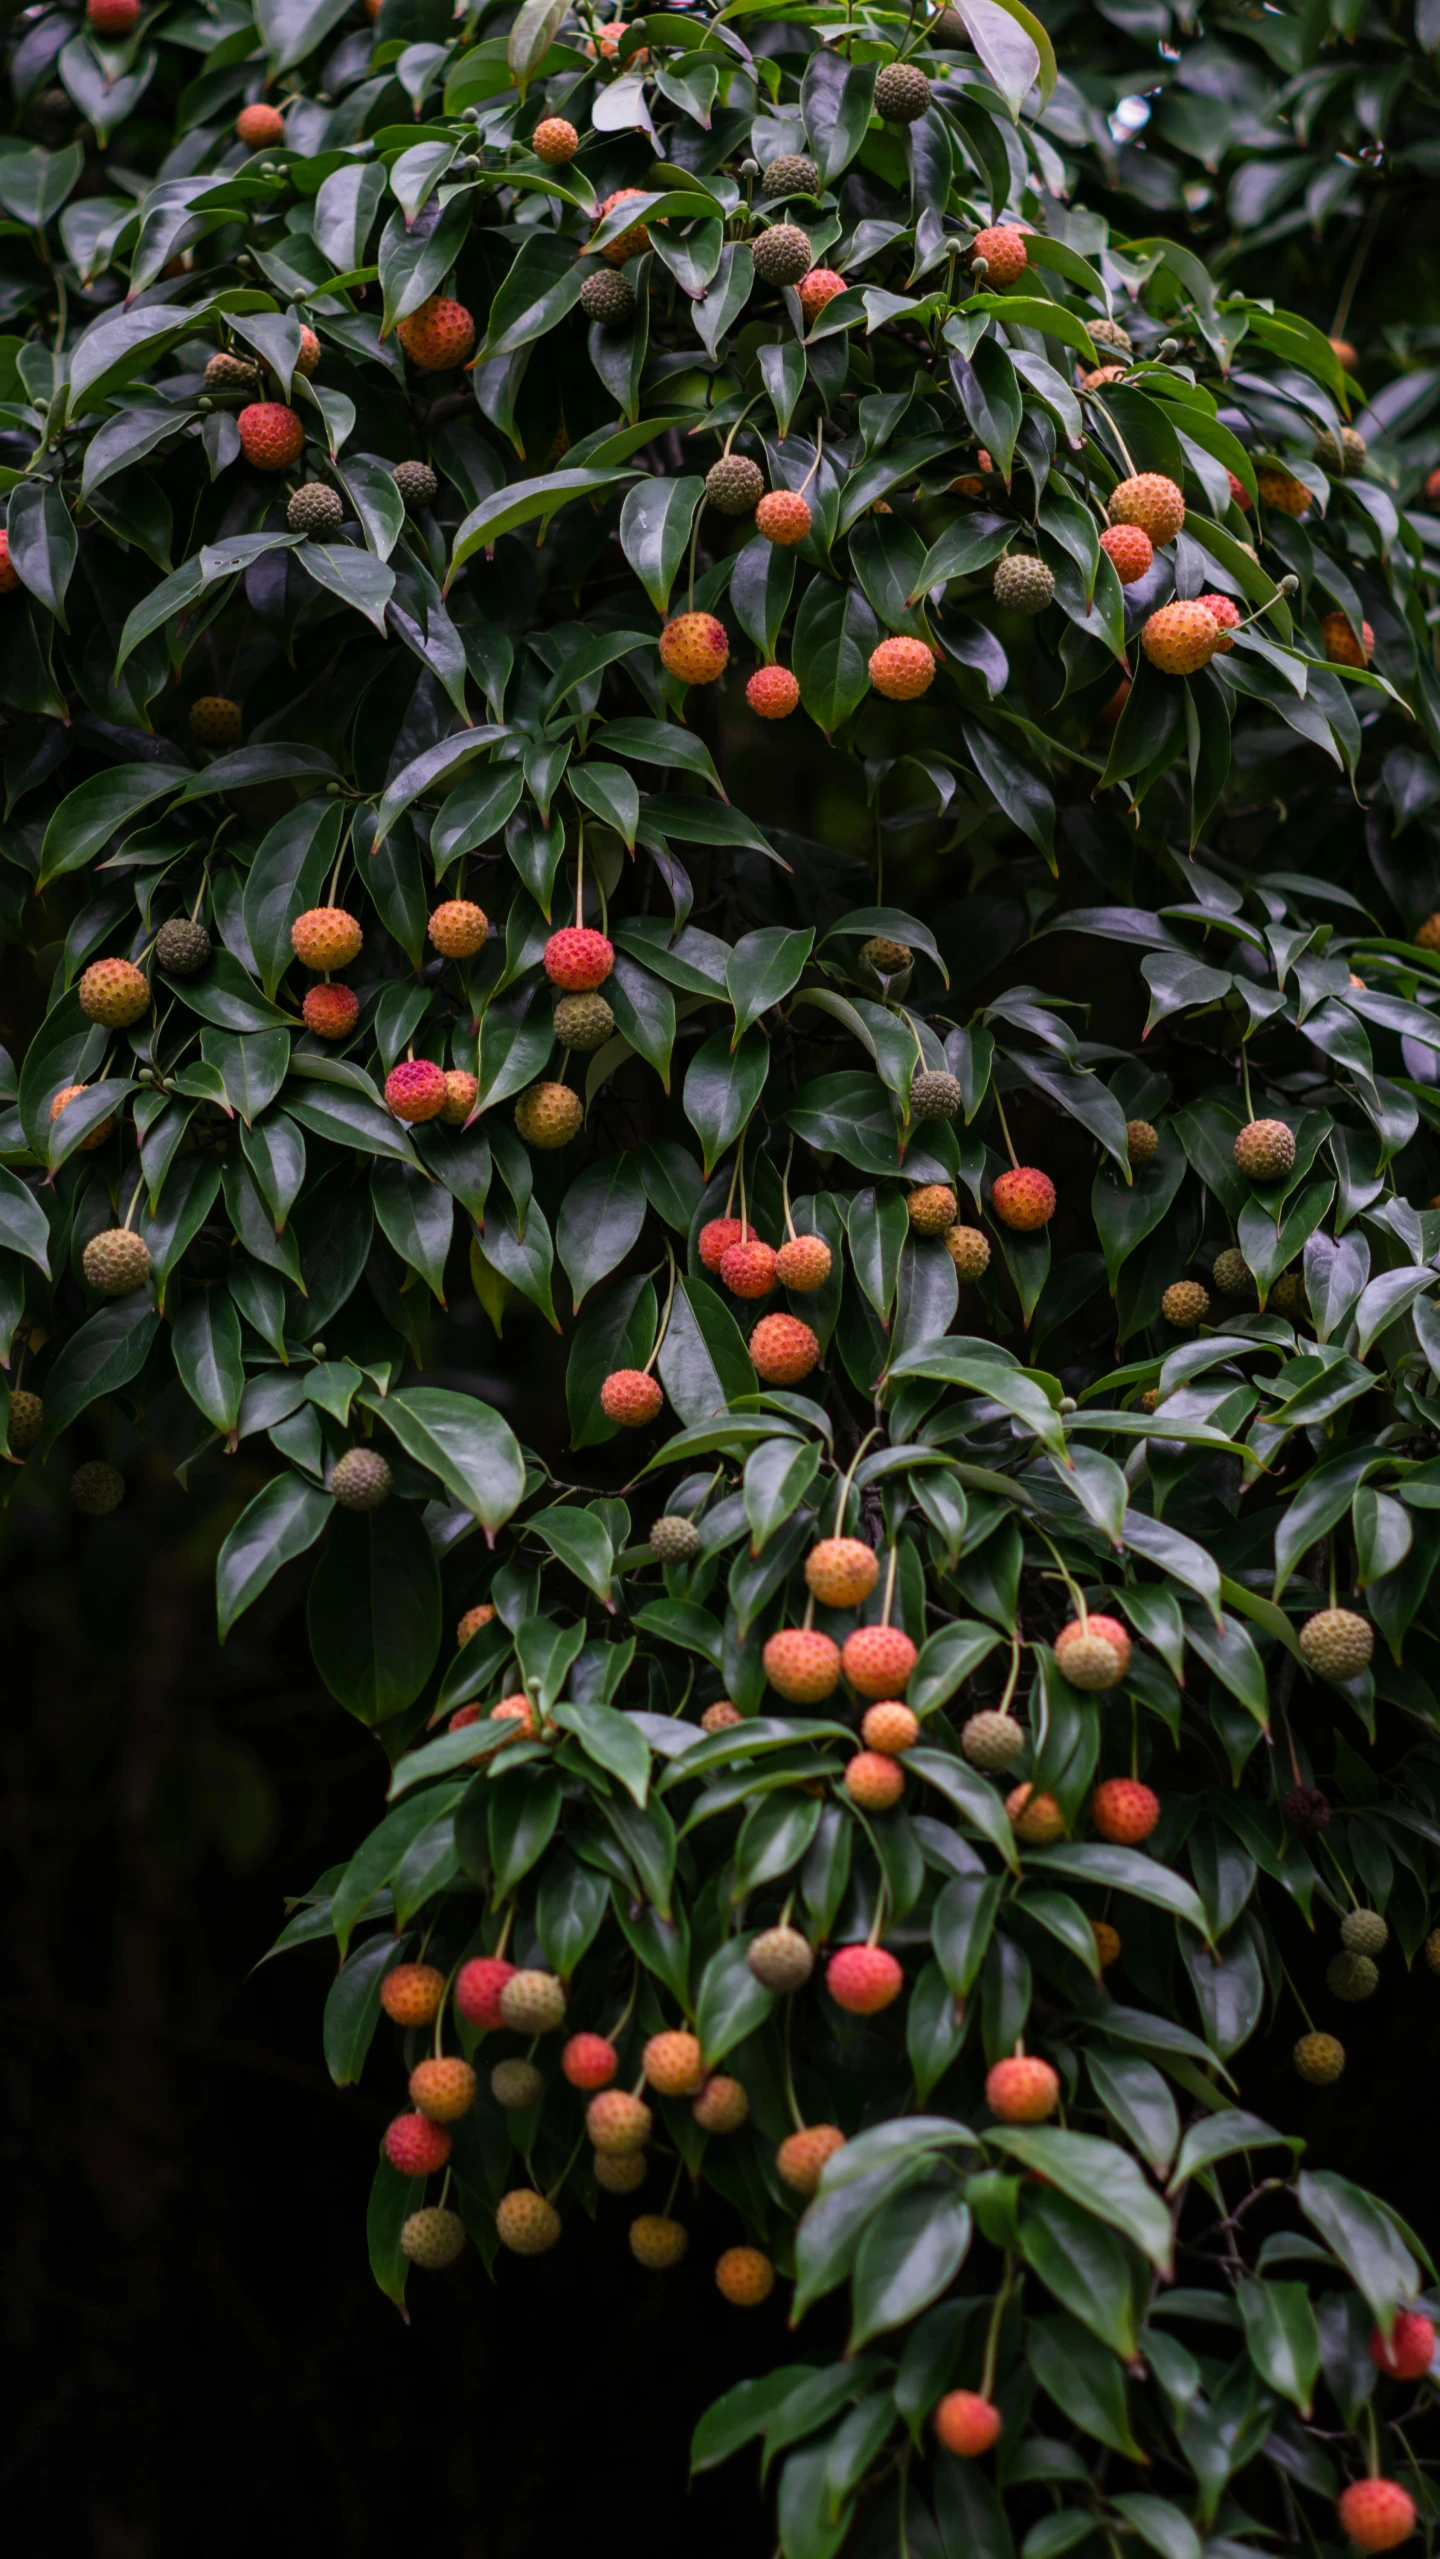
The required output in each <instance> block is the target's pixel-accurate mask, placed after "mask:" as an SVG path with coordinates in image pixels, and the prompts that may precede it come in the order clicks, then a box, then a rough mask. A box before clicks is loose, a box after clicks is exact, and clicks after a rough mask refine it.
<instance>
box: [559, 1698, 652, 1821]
mask: <svg viewBox="0 0 1440 2559" xmlns="http://www.w3.org/2000/svg"><path fill="white" fill-rule="evenodd" d="M555 1721H556V1723H557V1724H561V1725H563V1726H564V1728H565V1730H566V1731H567V1732H571V1733H574V1734H576V1735H577V1736H578V1738H579V1739H580V1741H581V1742H583V1744H584V1746H585V1750H586V1752H587V1754H588V1756H589V1757H590V1758H591V1759H593V1760H594V1761H595V1762H596V1764H597V1765H598V1766H599V1767H601V1768H608V1769H609V1771H610V1773H611V1775H612V1777H618V1778H619V1780H620V1783H621V1785H622V1786H623V1787H624V1788H625V1791H626V1793H627V1794H628V1795H629V1796H631V1797H632V1799H633V1800H634V1802H635V1803H636V1804H638V1805H641V1806H642V1807H643V1805H644V1802H645V1798H646V1795H647V1793H648V1791H649V1785H650V1752H649V1748H648V1746H647V1744H646V1741H645V1738H644V1735H643V1734H642V1733H640V1732H639V1731H638V1730H637V1728H636V1725H635V1722H634V1720H633V1718H632V1717H631V1716H629V1715H621V1714H617V1712H616V1710H615V1708H614V1707H613V1706H602V1705H600V1704H599V1703H598V1702H591V1703H590V1704H588V1705H584V1706H557V1707H556V1709H555Z"/></svg>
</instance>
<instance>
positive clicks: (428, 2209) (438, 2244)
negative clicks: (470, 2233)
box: [400, 2204, 465, 2274]
mask: <svg viewBox="0 0 1440 2559" xmlns="http://www.w3.org/2000/svg"><path fill="white" fill-rule="evenodd" d="M464 2245H465V2224H464V2222H463V2221H462V2220H461V2218H460V2215H459V2214H458V2212H447V2211H446V2210H445V2207H444V2206H443V2205H442V2204H426V2205H425V2206H424V2208H423V2210H422V2211H420V2212H412V2213H411V2214H410V2216H409V2218H408V2219H407V2220H406V2221H403V2222H402V2223H401V2225H400V2246H401V2249H402V2250H403V2252H404V2254H405V2255H406V2256H407V2257H408V2258H409V2260H410V2263H411V2265H412V2266H422V2267H423V2268H424V2269H425V2271H426V2273H427V2274H435V2273H438V2271H439V2269H440V2268H441V2267H442V2266H453V2265H454V2263H455V2260H456V2258H457V2257H458V2256H459V2254H460V2252H461V2250H462V2248H463V2247H464Z"/></svg>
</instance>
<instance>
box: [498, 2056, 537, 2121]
mask: <svg viewBox="0 0 1440 2559" xmlns="http://www.w3.org/2000/svg"><path fill="white" fill-rule="evenodd" d="M544 2093H545V2082H544V2080H543V2079H542V2078H541V2076H540V2073H539V2071H538V2070H537V2069H536V2067H535V2064H534V2063H533V2061H497V2063H496V2064H495V2067H494V2069H493V2070H492V2071H491V2073H490V2094H491V2096H492V2097H493V2098H494V2100H495V2103H496V2105H497V2106H503V2107H504V2108H505V2111H506V2113H507V2114H518V2113H519V2112H520V2109H521V2108H522V2107H524V2106H538V2105H539V2103H540V2100H541V2098H542V2097H543V2095H544Z"/></svg>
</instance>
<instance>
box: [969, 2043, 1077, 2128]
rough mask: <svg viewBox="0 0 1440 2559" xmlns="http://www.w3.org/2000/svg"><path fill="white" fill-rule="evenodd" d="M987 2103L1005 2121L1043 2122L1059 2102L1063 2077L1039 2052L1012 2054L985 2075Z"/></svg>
mask: <svg viewBox="0 0 1440 2559" xmlns="http://www.w3.org/2000/svg"><path fill="white" fill-rule="evenodd" d="M985 2103H986V2105H987V2106H988V2107H989V2109H990V2112H991V2114H992V2115H997V2116H998V2117H999V2119H1000V2121H1001V2123H1002V2124H1043V2123H1044V2122H1045V2121H1046V2119H1047V2117H1049V2116H1051V2115H1053V2114H1054V2112H1055V2109H1056V2107H1057V2106H1058V2105H1059V2103H1060V2077H1059V2073H1058V2072H1057V2071H1054V2070H1052V2069H1051V2067H1050V2064H1049V2062H1048V2061H1041V2059H1040V2057H1039V2055H1038V2054H1036V2053H1012V2055H1011V2056H1010V2058H1009V2060H1008V2061H997V2062H996V2063H995V2065H994V2068H993V2069H992V2070H990V2071H989V2072H988V2073H987V2075H986V2080H985Z"/></svg>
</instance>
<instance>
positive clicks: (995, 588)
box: [990, 551, 1055, 613]
mask: <svg viewBox="0 0 1440 2559" xmlns="http://www.w3.org/2000/svg"><path fill="white" fill-rule="evenodd" d="M990 592H991V594H992V595H993V596H994V598H995V601H996V603H997V604H998V605H999V606H1000V609H1001V611H1002V612H1004V613H1043V612H1044V610H1045V607H1046V605H1047V604H1049V603H1051V602H1053V600H1054V595H1055V572H1054V570H1053V569H1052V568H1050V567H1048V566H1047V564H1046V562H1045V561H1044V560H1037V559H1035V558H1034V557H1033V556H1032V555H1031V554H1030V553H1029V552H1027V551H1020V552H1007V553H1006V556H1005V558H1004V559H1003V560H997V561H996V563H995V568H994V573H993V575H992V577H991V580H990Z"/></svg>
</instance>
